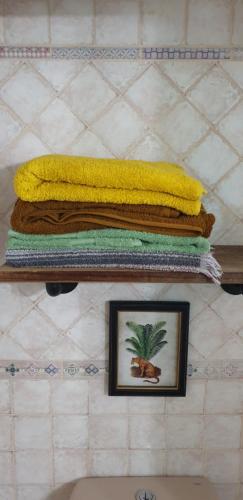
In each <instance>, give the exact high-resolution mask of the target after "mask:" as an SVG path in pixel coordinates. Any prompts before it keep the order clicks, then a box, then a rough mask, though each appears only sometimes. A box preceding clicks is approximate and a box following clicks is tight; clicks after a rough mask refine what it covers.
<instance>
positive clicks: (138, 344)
mask: <svg viewBox="0 0 243 500" xmlns="http://www.w3.org/2000/svg"><path fill="white" fill-rule="evenodd" d="M126 325H127V327H128V328H129V329H130V330H132V332H133V333H134V336H133V337H129V338H126V339H125V342H127V343H128V344H129V347H127V348H126V350H127V351H129V352H131V353H132V354H133V355H134V357H133V358H132V362H131V364H132V365H133V364H134V363H136V364H137V365H138V367H139V368H138V369H133V370H132V374H133V376H138V377H146V378H156V379H157V382H156V383H158V381H159V378H158V375H160V374H161V370H160V368H158V367H155V366H154V365H153V364H152V363H151V362H150V360H151V359H152V358H153V357H154V356H156V354H158V352H159V351H160V350H161V349H163V348H164V347H165V346H166V344H168V342H167V341H166V340H164V338H165V336H166V333H167V330H166V329H165V328H164V327H165V325H166V321H159V322H157V323H155V324H154V325H151V324H146V325H139V324H138V323H135V322H134V321H127V322H126ZM147 382H151V381H149V380H147ZM151 383H153V382H151Z"/></svg>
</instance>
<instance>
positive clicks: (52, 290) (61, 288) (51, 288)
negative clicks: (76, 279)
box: [46, 283, 78, 297]
mask: <svg viewBox="0 0 243 500" xmlns="http://www.w3.org/2000/svg"><path fill="white" fill-rule="evenodd" d="M77 286H78V283H46V291H47V293H48V295H50V297H57V296H58V295H61V294H62V293H70V292H72V291H73V290H74V289H75V288H76V287H77Z"/></svg>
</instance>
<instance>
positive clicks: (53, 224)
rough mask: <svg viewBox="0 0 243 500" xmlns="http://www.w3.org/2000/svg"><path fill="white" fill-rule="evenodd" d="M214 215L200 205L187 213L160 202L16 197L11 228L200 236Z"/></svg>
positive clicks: (208, 229)
mask: <svg viewBox="0 0 243 500" xmlns="http://www.w3.org/2000/svg"><path fill="white" fill-rule="evenodd" d="M214 221H215V217H214V215H212V214H207V213H206V212H205V211H204V209H203V208H202V210H201V212H200V214H199V215H197V216H189V215H185V214H182V213H181V212H178V211H177V210H175V209H173V208H168V207H164V206H160V205H122V204H120V205H118V204H115V203H114V204H113V203H82V202H70V201H42V202H34V203H30V202H28V201H22V200H20V199H18V200H17V202H16V204H15V207H14V211H13V213H12V217H11V225H12V228H13V229H15V231H19V232H22V233H30V234H64V233H73V232H76V231H87V230H89V229H105V228H120V229H129V230H136V231H146V232H151V233H159V234H171V235H175V236H204V237H206V238H207V237H208V236H209V235H210V233H211V230H212V226H213V224H214Z"/></svg>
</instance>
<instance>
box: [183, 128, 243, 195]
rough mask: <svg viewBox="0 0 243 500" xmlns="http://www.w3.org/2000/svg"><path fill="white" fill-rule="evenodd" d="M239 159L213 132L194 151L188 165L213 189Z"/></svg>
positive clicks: (189, 157) (188, 158)
mask: <svg viewBox="0 0 243 500" xmlns="http://www.w3.org/2000/svg"><path fill="white" fill-rule="evenodd" d="M238 159H239V157H238V156H237V155H236V154H235V152H234V151H233V150H232V148H231V147H229V146H228V144H226V143H225V142H224V141H223V140H222V139H221V137H219V136H218V135H217V134H215V133H213V132H212V133H210V134H209V135H207V137H206V138H205V139H203V141H202V142H201V143H200V144H199V145H198V146H196V147H195V148H194V149H193V150H192V152H191V153H190V155H189V156H188V157H187V159H186V163H187V164H188V166H189V167H190V168H191V169H192V170H193V172H194V173H195V175H196V176H197V177H200V179H201V180H202V181H203V182H205V183H206V184H207V185H209V186H211V187H212V186H213V185H214V184H216V183H217V182H218V180H219V179H220V178H221V177H222V176H223V175H225V174H226V173H227V172H228V171H229V170H230V169H231V168H232V167H233V166H234V165H236V163H238V161H239V160H238Z"/></svg>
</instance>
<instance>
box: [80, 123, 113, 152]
mask: <svg viewBox="0 0 243 500" xmlns="http://www.w3.org/2000/svg"><path fill="white" fill-rule="evenodd" d="M70 153H71V154H72V155H74V156H89V157H92V158H113V154H112V153H111V152H110V151H109V149H108V148H106V147H105V146H104V144H103V143H102V141H101V140H100V139H99V137H97V135H96V134H94V133H93V132H91V131H90V130H85V131H84V132H83V133H81V135H80V136H79V137H78V138H77V139H76V140H75V141H74V143H73V144H72V145H71V147H70Z"/></svg>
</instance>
